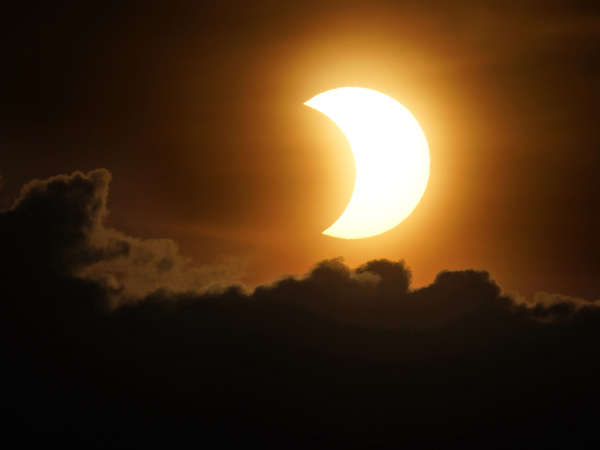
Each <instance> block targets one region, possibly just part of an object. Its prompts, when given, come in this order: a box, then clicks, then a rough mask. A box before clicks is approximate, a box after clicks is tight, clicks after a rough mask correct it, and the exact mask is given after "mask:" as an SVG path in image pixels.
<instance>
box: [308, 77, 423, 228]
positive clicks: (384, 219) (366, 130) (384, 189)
mask: <svg viewBox="0 0 600 450" xmlns="http://www.w3.org/2000/svg"><path fill="white" fill-rule="evenodd" d="M304 104H305V105H307V106H310V107H311V108H314V109H316V110H317V111H320V112H322V113H323V114H325V115H326V116H328V117H329V118H330V119H332V120H333V121H334V122H335V123H336V124H337V125H338V126H339V127H340V128H341V130H342V131H343V132H344V134H345V135H346V137H347V138H348V141H349V142H350V146H351V148H352V152H353V153H354V161H355V163H356V182H355V184H354V193H353V194H352V199H351V200H350V203H349V204H348V207H347V208H346V210H345V211H344V213H343V214H342V215H341V216H340V218H339V219H338V220H337V221H336V222H335V223H334V224H333V225H332V226H331V227H329V228H328V229H327V230H325V231H324V232H323V234H327V235H329V236H334V237H338V238H345V239H358V238H366V237H370V236H375V235H377V234H380V233H383V232H384V231H387V230H389V229H391V228H394V227H395V226H396V225H398V224H399V223H400V222H402V221H403V220H404V219H405V218H406V217H408V215H409V214H410V213H411V212H412V211H413V209H414V208H415V206H417V204H418V203H419V200H421V197H422V196H423V193H424V192H425V187H426V186H427V180H428V179H429V149H428V147H427V140H426V139H425V134H423V130H421V127H420V126H419V123H418V122H417V120H416V119H415V118H414V117H413V115H412V114H411V113H410V112H409V111H408V109H406V108H405V107H404V106H402V105H401V104H400V103H398V102H397V101H396V100H394V99H393V98H391V97H388V96H387V95H385V94H382V93H380V92H377V91H373V90H371V89H363V88H357V87H347V88H340V89H333V90H331V91H327V92H323V93H322V94H319V95H317V96H315V97H313V98H311V99H310V100H308V101H307V102H306V103H304Z"/></svg>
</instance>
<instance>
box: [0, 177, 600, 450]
mask: <svg viewBox="0 0 600 450" xmlns="http://www.w3.org/2000/svg"><path fill="white" fill-rule="evenodd" d="M109 181H110V174H109V173H108V171H106V170H102V169H101V170H96V171H92V172H90V173H88V174H87V175H84V174H82V173H80V172H76V173H74V174H72V175H69V176H66V175H63V176H58V177H54V178H51V179H48V180H45V181H40V180H35V181H32V182H31V183H28V184H27V185H25V186H24V188H23V190H22V192H21V195H20V196H19V198H18V199H17V200H16V201H15V203H14V205H13V206H12V207H11V208H10V209H8V210H6V211H3V212H0V273H1V274H2V276H1V277H0V338H1V344H2V345H1V346H0V350H1V352H2V353H1V356H2V358H1V359H0V361H2V364H3V367H2V370H0V377H1V378H0V386H2V388H1V389H2V396H3V399H4V400H3V404H4V406H5V408H6V409H7V410H8V411H10V412H11V414H10V419H9V420H8V422H7V423H5V429H6V430H7V431H8V434H7V436H8V437H7V439H10V438H11V437H12V438H14V439H15V442H18V443H20V444H21V445H23V443H24V442H25V441H27V442H31V443H36V444H39V443H42V442H43V443H44V444H48V443H49V442H64V441H65V439H67V438H68V440H69V442H78V443H82V444H83V443H85V442H88V443H89V442H90V439H91V438H90V436H93V440H94V443H97V444H98V445H103V444H106V445H109V444H113V445H114V444H115V443H118V442H123V441H124V439H129V438H131V439H135V441H136V442H138V443H140V442H142V443H146V444H148V445H155V446H156V445H157V444H158V443H161V444H164V445H167V444H171V445H172V444H173V443H174V442H175V441H176V442H177V443H188V442H189V443H190V444H192V445H197V444H198V443H201V444H203V445H204V446H208V447H211V448H221V447H240V446H242V445H243V446H245V447H253V446H255V447H260V448H264V447H265V446H269V445H271V446H274V447H278V448H290V447H294V446H297V447H299V448H306V447H307V446H311V447H327V448H332V447H336V446H340V445H344V446H352V445H354V446H361V447H373V448H375V447H384V446H387V447H389V446H391V445H397V444H398V443H399V442H401V443H402V444H403V445H404V446H405V447H411V446H412V447H415V446H419V447H440V446H442V445H444V446H448V445H449V444H452V445H460V446H461V447H462V448H506V447H508V446H513V445H515V444H516V443H519V445H521V444H523V445H524V446H525V447H527V446H530V447H532V448H539V447H540V446H546V444H548V443H552V444H556V445H558V446H559V447H563V448H564V447H565V446H566V445H567V444H568V445H569V446H571V447H577V448H579V447H582V446H583V444H584V443H586V442H589V441H590V439H592V440H594V439H595V436H594V432H595V431H594V430H596V429H597V427H596V426H595V424H596V421H597V419H598V418H599V414H598V412H597V403H598V401H599V400H600V388H598V383H597V374H598V371H599V370H600V363H599V362H598V358H597V349H598V346H599V345H600V334H599V333H598V330H599V329H600V302H598V301H587V300H583V299H576V298H570V297H566V296H562V295H558V294H552V295H551V294H547V293H539V294H537V295H536V296H535V297H534V298H533V299H531V300H527V299H523V298H521V297H520V296H519V295H518V294H516V293H512V292H503V291H502V289H501V288H500V287H499V286H498V285H497V283H496V282H495V281H494V279H493V277H492V276H491V275H490V274H489V273H488V272H486V271H476V270H463V271H444V272H441V273H440V274H438V275H437V277H436V278H435V280H434V281H433V282H432V283H431V284H430V285H428V286H425V287H423V288H419V289H412V288H411V286H410V282H411V272H410V269H409V267H408V266H407V265H406V263H405V262H404V261H388V260H382V259H380V260H373V261H368V262H366V263H365V264H363V265H360V266H359V267H357V268H351V267H349V266H347V265H346V264H344V262H343V260H342V259H339V258H338V259H331V260H325V261H320V262H318V263H317V264H316V265H315V266H314V267H313V268H312V269H311V270H309V271H308V272H307V273H306V274H304V275H302V276H299V277H294V276H290V275H283V276H282V277H280V278H279V279H278V280H276V281H275V282H273V283H271V284H267V285H262V286H259V287H257V288H256V289H255V290H250V289H248V288H246V287H244V286H242V285H240V284H238V283H236V281H235V278H236V275H237V274H239V272H240V268H239V267H237V266H236V263H232V262H230V261H227V260H224V261H222V262H221V263H217V264H215V265H213V266H210V267H197V266H194V265H193V264H192V262H191V261H189V260H188V259H185V258H183V257H182V256H181V255H180V253H179V251H178V248H177V246H176V244H175V243H174V242H173V241H171V240H168V239H165V240H141V239H137V238H133V237H128V236H125V235H124V234H122V233H120V232H118V231H116V230H113V229H110V228H108V227H106V226H105V225H104V222H103V221H104V218H105V217H106V214H107V208H106V201H107V195H108V183H109ZM107 301H109V302H110V303H109V306H111V308H109V309H107V308H105V306H106V302H107ZM232 430H233V431H232ZM540 430H543V432H540ZM290 443H292V444H290ZM529 444H531V445H529Z"/></svg>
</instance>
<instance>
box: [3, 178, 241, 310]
mask: <svg viewBox="0 0 600 450" xmlns="http://www.w3.org/2000/svg"><path fill="white" fill-rule="evenodd" d="M110 179H111V175H110V173H109V172H108V171H107V170H105V169H99V170H94V171H91V172H89V173H88V174H87V175H84V174H83V173H81V172H75V173H74V174H72V175H69V176H67V175H61V176H57V177H53V178H50V179H48V180H45V181H41V180H34V181H31V182H30V183H28V184H26V185H25V186H24V187H23V189H22V190H21V194H20V196H19V197H18V198H17V199H16V201H15V203H14V205H13V206H12V208H10V210H8V211H6V212H4V213H2V217H1V219H0V232H2V235H3V236H10V237H11V238H10V239H5V240H4V241H3V242H2V244H0V245H2V252H3V254H4V256H5V257H4V258H3V261H2V262H3V264H4V266H3V269H4V270H5V271H8V272H13V273H15V274H18V276H22V277H27V276H28V275H30V276H32V275H33V274H34V273H35V274H40V273H42V274H53V275H56V276H74V277H79V278H86V279H90V280H93V281H96V282H98V283H99V284H100V285H101V286H102V287H103V288H104V289H105V290H106V292H107V298H108V299H109V300H110V302H111V305H112V306H116V305H118V304H122V303H123V302H127V301H135V300H137V299H140V298H142V297H144V296H146V295H148V294H150V293H152V292H153V291H156V290H164V291H166V292H172V293H177V292H185V291H194V292H201V291H202V290H203V289H210V288H215V286H216V285H217V284H219V283H221V284H222V283H225V284H230V283H231V282H233V281H234V280H235V279H237V278H239V277H240V276H241V275H243V270H244V268H243V265H242V264H241V263H240V262H238V261H235V260H234V259H233V258H230V259H228V260H226V259H224V258H223V259H221V260H220V261H218V262H217V263H216V264H215V265H212V266H205V267H199V266H197V265H194V264H193V263H192V261H191V259H189V258H185V257H183V256H182V255H181V254H180V253H179V247H178V246H177V244H176V243H175V242H173V241H172V240H170V239H148V240H142V239H137V238H133V237H129V236H126V235H124V234H123V233H121V232H119V231H117V230H114V229H112V228H107V227H105V226H104V220H105V218H106V215H107V208H106V200H107V196H108V184H109V182H110Z"/></svg>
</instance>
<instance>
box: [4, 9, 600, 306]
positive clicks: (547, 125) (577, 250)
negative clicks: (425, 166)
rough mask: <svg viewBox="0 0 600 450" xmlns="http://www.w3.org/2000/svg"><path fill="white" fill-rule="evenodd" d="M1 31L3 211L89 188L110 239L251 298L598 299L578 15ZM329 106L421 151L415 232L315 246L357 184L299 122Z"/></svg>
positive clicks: (264, 19)
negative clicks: (317, 273) (238, 267)
mask: <svg viewBox="0 0 600 450" xmlns="http://www.w3.org/2000/svg"><path fill="white" fill-rule="evenodd" d="M1 21H2V24H1V33H2V34H1V36H2V37H1V41H0V58H1V60H2V64H1V68H0V171H1V172H0V175H1V176H2V180H3V182H4V186H3V188H2V189H3V190H2V191H1V192H0V195H1V196H2V202H3V206H8V205H10V204H11V202H12V199H13V198H14V197H15V195H16V194H17V192H18V190H19V189H20V187H21V186H22V185H23V184H24V183H25V182H27V181H29V180H31V179H33V178H47V177H49V176H52V175H57V174H61V173H71V172H73V171H75V170H82V171H88V170H91V169H94V168H97V167H105V168H107V169H108V170H109V171H110V172H111V173H112V174H113V180H112V183H111V193H110V197H109V205H108V206H109V208H110V210H111V216H110V224H111V225H112V226H114V227H116V228H118V229H121V230H123V231H125V232H127V233H128V234H131V235H133V236H140V237H145V238H150V237H168V238H174V239H175V240H177V241H179V242H180V244H181V246H182V249H183V252H184V253H186V254H188V255H191V256H193V257H194V258H195V259H197V260H198V261H199V262H200V263H205V262H211V261H213V260H214V259H215V258H216V257H218V256H219V255H230V256H234V257H237V258H240V259H242V260H244V261H247V262H248V268H247V271H248V277H247V281H249V282H260V281H263V280H266V279H271V278H273V277H275V276H278V275H280V274H282V273H284V272H304V271H305V269H306V268H308V267H309V266H310V265H311V264H313V263H315V262H316V261H318V260H320V259H323V258H328V257H334V256H344V257H345V258H346V261H347V262H348V263H349V264H351V265H356V264H359V263H362V262H364V261H366V260H367V259H372V258H390V259H400V258H405V259H406V261H407V263H408V264H409V265H410V266H411V267H412V269H413V272H414V277H415V282H416V285H422V284H426V283H429V282H431V280H432V279H433V276H434V275H435V274H436V273H437V272H438V271H440V270H442V269H465V268H477V269H487V270H490V271H491V272H492V274H494V276H496V278H497V279H498V281H499V283H500V284H501V285H502V287H504V288H505V289H509V290H517V291H520V292H521V293H524V294H526V295H527V296H531V295H532V294H533V293H534V292H536V291H540V290H545V291H550V292H562V293H564V294H567V295H573V296H581V297H585V298H590V299H591V298H600V283H599V282H598V281H597V278H598V275H597V274H598V271H599V269H600V237H599V236H598V229H599V228H600V212H599V209H598V204H599V200H600V198H599V197H600V177H599V176H598V172H599V170H600V131H599V130H600V129H599V127H598V123H599V119H600V107H599V106H598V105H599V104H600V82H599V81H598V80H599V79H600V78H599V72H600V65H599V63H598V61H600V46H599V41H600V39H599V38H600V8H598V7H597V6H595V2H573V1H569V2H567V1H564V2H558V1H556V2H547V1H546V2H531V1H529V2H528V1H525V2H523V1H520V2H506V1H504V2H492V1H477V2H476V1H455V2H452V1H439V2H416V1H415V2H380V1H374V2H349V1H344V2H341V1H340V2H335V1H287V2H275V1H264V2H224V1H222V2H214V3H212V2H197V1H194V2H192V1H189V2H185V1H182V2H158V1H145V2H129V1H119V2H116V1H115V2H112V1H104V2H97V1H78V2H67V1H63V2H52V4H48V3H47V2H20V3H18V6H15V7H14V8H13V9H11V10H10V11H6V12H5V13H3V14H2V19H1ZM341 86H361V87H366V88H372V89H376V90H379V91H381V92H384V93H386V94H388V95H390V96H392V97H394V98H395V99H397V100H398V101H399V102H400V103H402V104H403V105H404V106H406V107H407V108H408V109H409V110H410V111H411V112H412V113H413V115H414V116H415V117H416V118H417V120H418V121H419V122H420V124H421V126H422V127H423V129H424V131H425V134H426V136H427V138H428V141H429V144H430V151H431V176H430V182H429V185H428V188H427V191H426V192H425V195H424V197H423V199H422V201H421V203H420V204H419V206H418V207H417V208H416V209H415V211H414V212H413V214H412V215H411V216H410V217H409V218H408V219H407V220H405V221H404V222H403V223H402V224H400V225H399V226H398V227H396V228H395V229H393V230H391V231H389V232H387V233H384V234H383V235H381V236H378V237H374V238H370V239H365V240H359V241H344V240H337V239H335V238H330V237H325V236H322V235H321V234H320V233H321V231H323V230H324V229H326V228H327V227H328V226H330V225H331V224H332V223H333V222H334V221H335V220H336V218H337V217H338V216H339V214H341V212H342V211H343V210H344V207H345V206H346V204H347V202H348V201H349V199H350V196H351V194H352V183H353V171H354V167H353V161H352V155H351V152H350V148H349V145H348V143H347V141H346V140H345V138H344V136H343V134H342V133H341V131H340V130H339V129H337V127H336V126H335V124H333V123H332V122H331V121H330V120H329V119H327V118H326V117H325V116H323V115H320V114H319V113H318V112H316V111H314V110H311V109H310V108H307V107H305V106H303V105H302V103H303V102H304V101H306V100H307V99H309V98H311V97H312V96H314V95H316V94H318V93H320V92H323V91H325V90H328V89H332V88H336V87H341Z"/></svg>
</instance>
